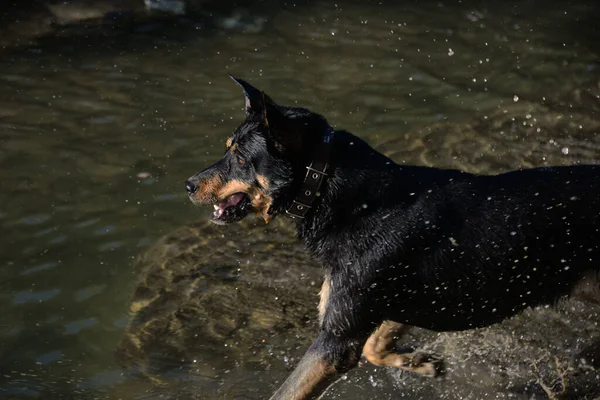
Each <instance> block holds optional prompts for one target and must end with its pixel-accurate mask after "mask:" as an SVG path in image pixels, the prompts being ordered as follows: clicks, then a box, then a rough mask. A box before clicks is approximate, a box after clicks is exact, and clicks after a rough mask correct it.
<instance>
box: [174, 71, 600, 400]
mask: <svg viewBox="0 0 600 400" xmlns="http://www.w3.org/2000/svg"><path fill="white" fill-rule="evenodd" d="M233 79H234V80H235V81H236V82H237V83H238V84H239V85H240V86H241V87H242V89H243V92H244V97H245V108H246V119H245V121H244V122H243V123H242V124H241V125H240V126H239V127H238V128H237V129H236V130H235V132H234V133H233V135H232V136H231V137H230V138H229V139H227V143H226V147H227V149H226V151H225V155H224V156H223V158H222V159H221V160H220V161H218V162H217V163H216V164H214V165H212V166H210V167H208V168H207V169H205V170H203V171H202V172H200V173H198V174H196V175H194V176H192V177H191V178H190V179H189V180H188V181H187V182H186V190H187V192H188V194H189V197H190V199H191V200H192V201H193V202H194V203H195V204H201V205H204V204H212V205H213V207H214V211H213V212H212V220H213V221H214V222H215V223H218V224H227V223H232V222H235V221H238V220H241V219H242V218H244V217H246V216H247V215H248V214H249V213H256V214H258V215H259V216H260V217H262V218H263V219H264V220H265V221H266V222H269V221H271V220H272V219H273V218H275V217H276V216H279V215H281V216H287V217H290V218H292V219H293V220H294V222H295V224H296V228H297V233H298V237H299V238H300V239H301V240H302V241H303V242H304V244H305V245H306V248H307V249H308V250H309V251H310V252H311V253H312V254H313V255H314V256H315V258H316V259H318V260H319V261H320V262H321V263H322V265H323V267H324V271H325V279H324V282H323V286H322V288H321V299H320V303H319V306H318V311H319V317H320V329H319V332H318V335H317V338H316V340H315V341H314V343H313V344H312V345H311V346H310V348H309V349H308V351H307V353H306V355H305V356H304V357H303V358H302V359H301V361H300V362H299V365H298V366H297V367H296V369H295V370H294V372H293V373H292V374H291V376H290V377H289V378H288V379H287V380H286V381H285V382H284V383H283V385H282V386H281V387H280V389H279V390H277V392H276V393H275V394H274V395H273V397H272V398H271V399H277V400H292V399H293V400H301V399H314V398H316V397H318V396H319V395H320V394H321V393H323V391H324V390H325V389H326V388H327V386H328V385H330V384H331V383H332V382H333V381H335V380H336V378H337V377H339V376H340V374H342V373H344V372H346V371H348V370H349V369H351V368H353V367H354V366H355V365H356V364H357V363H358V361H359V358H360V357H361V354H364V355H365V357H366V359H367V360H368V361H370V362H371V363H373V364H375V365H378V366H389V367H396V368H401V369H403V370H407V371H413V372H416V373H418V374H422V375H426V376H434V375H435V374H436V371H437V365H436V362H434V361H433V360H432V359H430V358H429V357H427V356H426V355H419V354H412V353H400V352H397V351H395V350H394V344H395V340H396V339H397V338H399V337H400V336H401V335H402V333H403V332H405V331H406V330H407V329H408V328H409V327H410V326H418V327H422V328H426V329H431V330H435V331H457V330H466V329H472V328H477V327H484V326H488V325H491V324H494V323H497V322H500V321H502V320H503V319H505V318H507V317H509V316H512V315H514V314H516V313H518V312H519V311H521V310H523V309H524V308H526V307H529V306H535V305H539V304H551V303H554V302H556V301H557V300H558V299H559V298H561V297H563V296H567V295H573V294H581V295H584V296H588V297H589V296H592V297H595V296H597V294H598V291H599V284H598V282H599V280H598V275H599V274H600V262H599V261H600V249H599V245H600V232H599V229H600V167H598V166H583V165H580V166H573V167H554V168H535V169H527V170H520V171H514V172H509V173H505V174H501V175H495V176H485V175H473V174H469V173H465V172H461V171H457V170H445V169H438V168H429V167H420V166H405V165H398V164H396V163H394V162H393V161H392V160H390V159H388V158H387V157H385V156H384V155H382V154H380V153H378V152H377V151H375V150H374V149H373V148H371V147H370V146H369V145H368V144H367V143H366V142H365V141H363V140H361V139H360V138H358V137H356V136H354V135H353V134H351V133H349V132H346V131H343V130H337V131H334V130H333V129H332V128H331V126H329V124H328V123H327V121H326V120H325V118H323V117H322V116H321V115H318V114H316V113H314V112H311V111H309V110H307V109H304V108H298V107H285V106H280V105H277V104H276V103H275V102H274V101H273V100H272V99H271V98H270V97H269V96H267V95H266V94H265V93H264V92H262V91H260V90H258V89H256V88H255V87H253V86H252V85H250V84H248V83H247V82H245V81H243V80H240V79H235V78H233Z"/></svg>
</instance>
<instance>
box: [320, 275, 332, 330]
mask: <svg viewBox="0 0 600 400" xmlns="http://www.w3.org/2000/svg"><path fill="white" fill-rule="evenodd" d="M330 294H331V279H330V278H328V277H327V278H325V280H324V281H323V285H322V286H321V291H320V292H319V296H321V300H320V301H319V306H318V307H317V309H318V310H319V323H320V324H321V325H323V318H324V317H325V311H326V310H327V304H328V303H329V295H330Z"/></svg>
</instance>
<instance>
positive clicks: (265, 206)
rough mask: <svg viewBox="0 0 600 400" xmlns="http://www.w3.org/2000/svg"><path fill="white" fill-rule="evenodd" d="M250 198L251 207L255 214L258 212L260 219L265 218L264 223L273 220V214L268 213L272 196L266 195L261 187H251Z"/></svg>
mask: <svg viewBox="0 0 600 400" xmlns="http://www.w3.org/2000/svg"><path fill="white" fill-rule="evenodd" d="M250 198H251V200H252V207H253V208H254V211H255V212H256V214H258V215H259V216H260V217H262V219H264V220H265V223H267V224H268V223H269V222H271V221H272V220H273V216H272V215H269V208H270V207H271V204H272V203H273V198H272V197H271V196H269V195H267V194H266V193H265V192H264V191H263V190H262V189H259V188H256V187H253V191H252V193H251V194H250Z"/></svg>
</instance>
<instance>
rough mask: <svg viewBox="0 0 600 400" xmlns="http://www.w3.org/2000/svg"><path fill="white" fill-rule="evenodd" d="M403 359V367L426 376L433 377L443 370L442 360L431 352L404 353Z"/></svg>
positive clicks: (440, 373)
mask: <svg viewBox="0 0 600 400" xmlns="http://www.w3.org/2000/svg"><path fill="white" fill-rule="evenodd" d="M405 360H406V361H405V362H404V363H403V366H402V367H403V369H406V370H409V371H411V372H415V373H417V374H419V375H422V376H426V377H428V378H434V377H436V376H439V375H442V374H443V372H444V360H443V359H441V358H439V357H436V356H434V355H431V354H427V353H413V354H410V355H406V359H405Z"/></svg>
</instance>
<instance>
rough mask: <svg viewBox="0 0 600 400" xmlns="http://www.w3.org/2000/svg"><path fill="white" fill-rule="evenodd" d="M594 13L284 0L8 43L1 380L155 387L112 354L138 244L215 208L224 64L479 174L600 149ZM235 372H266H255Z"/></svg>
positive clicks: (15, 391) (8, 383)
mask: <svg viewBox="0 0 600 400" xmlns="http://www.w3.org/2000/svg"><path fill="white" fill-rule="evenodd" d="M596 11H597V10H596V9H595V6H594V5H593V2H589V3H587V4H586V3H578V4H577V5H575V4H569V5H565V4H564V3H563V2H555V3H548V2H545V3H544V4H543V6H540V4H539V3H537V2H533V1H524V2H514V3H510V4H509V3H506V2H495V3H494V2H487V3H486V2H463V3H461V4H460V5H456V4H449V3H448V4H446V3H442V2H419V3H416V2H414V3H413V2H403V3H402V4H397V3H396V2H390V3H385V2H383V3H380V2H374V3H368V4H367V3H364V2H344V3H343V4H342V3H341V2H338V3H335V2H327V1H323V2H306V3H301V4H297V5H292V4H287V5H281V4H279V3H275V2H273V3H269V5H268V7H267V6H265V5H262V6H261V7H260V8H258V7H257V8H252V7H249V8H247V9H244V10H242V11H240V12H234V13H232V16H229V17H227V16H226V18H224V19H222V21H225V23H222V24H221V25H220V26H221V28H220V29H217V30H215V31H210V32H207V31H205V30H202V29H197V30H194V31H190V30H189V29H187V28H186V29H183V32H178V31H177V29H171V30H170V31H169V32H168V33H165V32H163V31H161V30H156V29H154V30H152V29H150V30H148V31H147V32H146V31H143V30H140V31H139V32H137V33H133V34H129V35H119V36H116V37H112V36H109V37H107V38H106V39H105V41H103V39H102V38H89V39H85V40H82V39H81V38H79V39H69V38H63V39H57V40H54V41H52V40H48V41H46V42H44V45H43V46H40V47H37V48H32V49H24V50H21V51H18V52H12V53H6V54H4V55H2V56H1V57H2V63H1V64H0V85H1V87H2V92H1V93H2V95H1V96H0V144H1V145H0V180H1V181H2V188H3V190H2V191H1V192H0V225H1V227H2V228H1V229H2V233H3V243H4V245H3V247H2V251H1V252H0V262H1V263H2V265H3V266H4V267H3V268H2V269H0V282H2V283H1V290H0V299H1V300H2V301H1V302H0V313H1V315H2V320H1V322H0V344H1V345H0V372H1V374H0V395H6V396H8V397H9V398H14V397H23V398H53V397H57V396H59V395H60V394H63V395H64V394H68V395H69V396H75V397H77V396H92V395H93V396H96V397H99V398H102V397H108V398H112V397H114V396H115V395H114V393H119V394H118V396H122V397H124V398H132V397H138V398H143V397H144V391H145V390H147V389H148V388H149V386H148V385H149V384H148V383H147V382H146V381H141V380H139V379H137V378H134V377H131V376H130V375H128V374H127V373H126V371H124V370H122V369H121V366H120V365H119V364H118V363H117V362H116V361H115V356H114V353H115V351H116V349H117V344H118V343H119V341H120V340H121V338H122V335H123V331H124V327H125V326H126V325H127V323H128V316H129V314H128V312H129V301H130V297H131V293H132V291H133V285H134V283H135V282H136V281H137V278H138V277H137V276H136V272H135V271H133V270H132V260H133V258H134V257H135V256H136V255H137V254H139V253H141V252H143V251H144V249H145V248H146V247H147V246H148V245H149V244H150V243H152V242H153V241H154V240H156V239H157V238H159V237H161V236H163V235H165V234H166V233H168V232H170V231H172V230H174V229H175V228H177V227H179V226H181V225H183V224H185V223H187V222H190V221H192V220H195V219H199V218H204V217H205V215H204V211H202V212H198V210H196V209H194V208H193V207H192V206H191V205H190V204H188V201H187V199H186V198H185V196H184V194H183V190H182V181H183V180H184V179H185V178H186V177H187V176H189V175H190V173H191V172H194V171H197V170H198V169H199V168H200V167H202V166H204V165H207V164H209V163H211V162H213V161H215V160H216V159H217V158H218V157H219V156H220V155H221V154H222V151H223V141H224V139H225V138H226V137H227V136H228V134H229V133H230V132H231V130H232V129H233V128H234V127H235V125H236V124H237V123H238V122H239V121H240V120H241V118H242V111H241V105H242V104H241V96H240V93H239V92H238V88H237V87H235V85H233V84H232V82H231V81H230V80H229V78H228V77H227V73H228V72H230V73H233V74H236V75H238V76H240V77H243V78H246V79H248V80H250V81H251V82H253V83H254V84H256V85H257V86H259V87H261V88H264V89H265V90H266V91H268V92H269V93H270V94H271V95H272V97H273V98H274V99H276V100H277V101H278V102H280V103H282V104H298V105H302V106H307V107H309V108H312V109H314V110H315V111H318V112H321V113H323V114H325V115H326V116H327V118H328V119H329V121H330V122H331V123H332V124H334V125H335V126H336V127H339V128H341V127H343V128H344V129H348V130H350V131H353V132H355V133H357V134H359V135H361V136H362V137H364V138H366V139H367V140H369V141H370V142H371V143H373V144H375V145H376V146H378V148H380V149H381V150H382V151H384V152H386V153H388V154H390V155H391V156H393V157H394V159H396V160H397V161H399V162H405V163H415V164H427V165H436V166H452V167H459V168H463V169H467V170H471V171H479V172H497V171H501V170H506V169H513V168H519V167H527V166H533V165H545V164H571V163H578V162H581V163H587V162H593V163H598V161H600V160H599V158H600V157H599V155H598V154H600V153H599V152H598V148H599V146H600V139H599V137H598V134H597V133H598V129H599V125H600V118H598V112H599V111H600V105H599V100H598V95H599V94H600V86H599V82H600V63H599V61H598V60H599V59H600V58H599V54H598V48H597V46H596V44H597V43H598V39H600V36H599V35H598V31H597V28H594V26H597V24H596V23H595V22H594V19H593V16H594V15H597V13H596ZM292 346H293V345H292ZM292 346H291V347H292ZM263 376H264V375H263ZM363 378H364V380H365V381H367V382H371V383H372V382H373V380H372V379H371V381H369V378H368V377H363ZM181 379H182V381H183V377H181ZM232 379H233V378H232ZM235 379H236V380H237V381H236V385H234V386H233V387H234V388H235V387H237V388H247V387H248V386H252V387H253V388H255V387H262V388H265V387H269V386H270V383H269V382H260V383H258V382H257V381H258V377H257V376H256V374H254V375H253V374H252V373H251V372H248V373H247V374H246V375H236V377H235ZM373 379H374V378H373ZM375 380H376V379H375ZM187 384H190V385H192V384H193V383H189V382H188V383H186V385H187ZM371 386H373V385H371ZM362 390H366V389H362ZM361 393H363V394H364V392H360V390H357V392H356V393H354V394H347V395H346V397H344V398H350V399H352V398H361ZM163 394H164V393H163ZM225 395H226V397H227V398H239V399H252V398H260V397H261V396H263V395H262V394H260V395H259V394H256V392H255V391H252V390H251V391H246V390H239V391H236V392H235V393H226V394H225ZM199 396H200V397H199V398H202V397H201V395H200V394H199Z"/></svg>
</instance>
